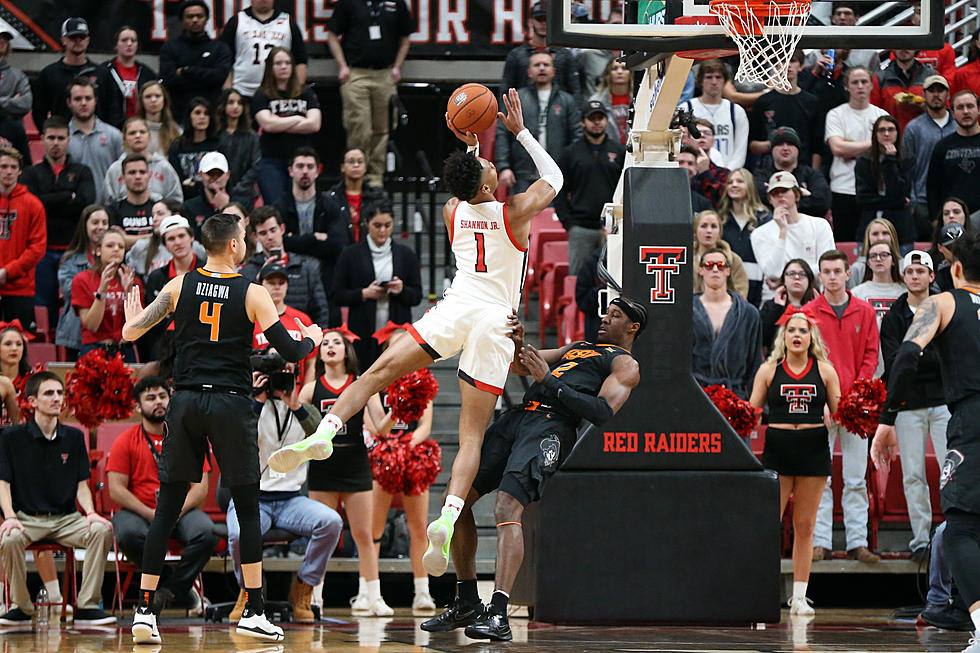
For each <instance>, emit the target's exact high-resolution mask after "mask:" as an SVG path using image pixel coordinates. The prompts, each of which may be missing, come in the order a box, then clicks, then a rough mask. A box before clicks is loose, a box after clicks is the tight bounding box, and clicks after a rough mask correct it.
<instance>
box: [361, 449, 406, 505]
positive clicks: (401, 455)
mask: <svg viewBox="0 0 980 653" xmlns="http://www.w3.org/2000/svg"><path fill="white" fill-rule="evenodd" d="M399 439H400V438H399V437H398V436H390V435H379V436H376V438H375V440H376V442H377V444H375V445H374V446H373V447H371V450H370V451H368V460H369V461H370V462H371V474H372V475H373V476H374V480H376V481H377V482H378V485H380V486H381V489H382V490H384V491H385V492H387V493H389V494H397V493H399V492H401V491H402V474H403V471H404V469H405V446H404V445H402V444H401V442H399Z"/></svg>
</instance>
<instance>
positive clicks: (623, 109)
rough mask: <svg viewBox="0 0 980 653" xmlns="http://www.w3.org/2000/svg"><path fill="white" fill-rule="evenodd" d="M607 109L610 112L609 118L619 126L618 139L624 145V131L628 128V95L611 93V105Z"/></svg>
mask: <svg viewBox="0 0 980 653" xmlns="http://www.w3.org/2000/svg"><path fill="white" fill-rule="evenodd" d="M609 109H610V112H611V114H612V115H611V116H610V118H611V119H612V120H614V121H615V123H616V126H617V127H619V140H620V141H621V143H622V145H626V132H627V131H628V130H629V117H630V96H629V95H626V94H625V93H624V94H623V95H616V94H613V96H612V106H611V107H609Z"/></svg>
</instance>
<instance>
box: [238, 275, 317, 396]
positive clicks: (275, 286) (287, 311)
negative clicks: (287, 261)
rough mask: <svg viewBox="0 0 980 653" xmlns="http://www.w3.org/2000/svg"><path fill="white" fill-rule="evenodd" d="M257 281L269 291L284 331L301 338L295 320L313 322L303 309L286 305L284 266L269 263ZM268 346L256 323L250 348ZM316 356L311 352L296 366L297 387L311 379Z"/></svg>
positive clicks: (286, 287) (305, 322)
mask: <svg viewBox="0 0 980 653" xmlns="http://www.w3.org/2000/svg"><path fill="white" fill-rule="evenodd" d="M259 281H260V282H261V284H262V285H263V287H265V289H266V290H268V291H269V295H270V296H271V297H272V301H273V302H275V304H276V311H278V312H279V321H280V322H282V324H283V326H285V327H286V332H287V333H289V335H291V336H292V337H293V339H294V340H297V341H299V340H302V339H303V334H302V332H300V330H299V329H298V328H296V320H299V321H300V322H302V323H303V324H305V325H307V326H309V325H310V324H313V320H311V319H310V316H309V315H307V314H306V313H304V312H303V311H297V310H296V309H295V308H293V307H292V306H288V305H287V304H286V293H288V292H289V274H288V273H287V272H286V268H284V267H283V266H281V265H279V264H278V263H269V264H268V265H266V266H264V267H263V268H262V269H261V270H260V271H259ZM268 346H269V340H268V339H267V338H266V337H265V334H264V333H263V332H262V329H261V328H260V327H259V326H257V325H256V327H255V333H254V334H253V335H252V348H253V349H265V348H266V347H268ZM316 356H317V352H315V351H314V352H312V353H311V354H310V355H309V356H307V357H306V358H305V359H303V362H302V363H301V364H300V365H299V366H298V369H299V377H298V379H297V386H298V387H300V388H301V387H303V384H304V383H306V381H307V380H313V377H314V371H313V366H314V363H315V362H316Z"/></svg>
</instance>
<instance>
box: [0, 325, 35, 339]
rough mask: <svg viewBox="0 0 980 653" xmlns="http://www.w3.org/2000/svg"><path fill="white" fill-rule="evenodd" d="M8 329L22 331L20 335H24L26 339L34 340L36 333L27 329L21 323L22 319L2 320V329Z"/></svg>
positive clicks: (0, 326) (0, 329) (0, 327)
mask: <svg viewBox="0 0 980 653" xmlns="http://www.w3.org/2000/svg"><path fill="white" fill-rule="evenodd" d="M7 329H17V330H18V331H19V332H20V335H21V336H23V338H24V340H34V334H32V333H31V332H29V331H28V330H27V329H25V328H24V326H23V325H22V324H21V323H20V320H11V321H9V322H0V331H6V330H7Z"/></svg>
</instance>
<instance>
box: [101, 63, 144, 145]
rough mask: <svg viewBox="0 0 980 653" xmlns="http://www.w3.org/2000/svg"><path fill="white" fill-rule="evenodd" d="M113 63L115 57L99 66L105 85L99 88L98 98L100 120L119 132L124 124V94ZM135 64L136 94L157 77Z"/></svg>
mask: <svg viewBox="0 0 980 653" xmlns="http://www.w3.org/2000/svg"><path fill="white" fill-rule="evenodd" d="M114 63H115V57H113V58H112V59H110V60H109V61H104V62H102V63H100V64H99V67H100V68H104V69H105V74H104V77H105V83H104V84H103V86H102V88H101V91H102V93H101V97H99V107H100V108H101V109H102V111H101V114H102V119H103V120H104V121H106V122H107V123H109V124H110V125H112V126H113V127H115V128H116V129H120V130H121V129H122V127H123V123H124V122H126V94H125V92H124V90H123V81H122V78H121V77H119V72H118V71H117V70H116V67H115V65H114ZM135 63H136V88H137V93H138V92H139V89H141V88H143V84H146V83H147V82H153V81H156V80H157V79H159V77H157V73H156V71H155V70H153V69H152V68H150V67H149V66H147V65H146V64H144V63H142V62H140V61H137V62H135Z"/></svg>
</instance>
